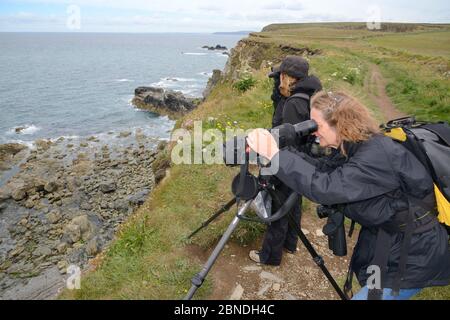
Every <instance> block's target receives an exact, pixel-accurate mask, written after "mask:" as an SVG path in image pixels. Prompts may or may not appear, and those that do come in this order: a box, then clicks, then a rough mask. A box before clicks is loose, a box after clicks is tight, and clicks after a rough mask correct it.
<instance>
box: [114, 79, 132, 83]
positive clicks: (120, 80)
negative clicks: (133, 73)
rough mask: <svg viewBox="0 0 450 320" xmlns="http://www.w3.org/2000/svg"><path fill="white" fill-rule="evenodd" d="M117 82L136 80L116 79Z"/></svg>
mask: <svg viewBox="0 0 450 320" xmlns="http://www.w3.org/2000/svg"><path fill="white" fill-rule="evenodd" d="M116 81H117V82H134V80H130V79H116Z"/></svg>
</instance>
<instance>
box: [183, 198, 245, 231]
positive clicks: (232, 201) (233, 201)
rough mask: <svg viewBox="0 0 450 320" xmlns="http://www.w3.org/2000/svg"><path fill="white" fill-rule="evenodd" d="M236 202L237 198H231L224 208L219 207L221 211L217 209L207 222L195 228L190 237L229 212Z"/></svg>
mask: <svg viewBox="0 0 450 320" xmlns="http://www.w3.org/2000/svg"><path fill="white" fill-rule="evenodd" d="M235 203H236V198H233V199H232V200H230V202H228V203H227V204H226V205H224V206H223V207H222V208H220V209H219V211H217V212H216V213H215V214H214V215H212V216H211V218H209V219H208V220H206V221H205V222H203V223H202V225H201V226H200V227H199V228H198V229H197V230H195V231H194V232H192V233H191V234H190V235H189V237H187V238H188V239H191V238H192V237H193V236H195V235H196V234H197V233H198V232H199V231H200V230H202V229H204V228H206V227H207V226H209V224H210V223H211V222H213V221H214V220H216V219H217V218H218V217H220V216H221V215H222V214H223V213H225V212H227V211H228V210H230V209H231V207H232V206H233V205H234V204H235Z"/></svg>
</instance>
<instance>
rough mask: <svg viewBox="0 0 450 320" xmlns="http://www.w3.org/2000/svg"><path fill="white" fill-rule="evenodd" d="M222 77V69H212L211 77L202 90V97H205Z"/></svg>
mask: <svg viewBox="0 0 450 320" xmlns="http://www.w3.org/2000/svg"><path fill="white" fill-rule="evenodd" d="M221 79H222V71H220V70H217V69H216V70H213V74H212V76H211V78H209V80H208V84H207V85H206V88H205V91H203V98H204V99H206V98H207V97H208V96H209V95H210V94H211V91H212V89H213V88H214V87H215V86H216V85H217V84H218V83H219V82H220V80H221Z"/></svg>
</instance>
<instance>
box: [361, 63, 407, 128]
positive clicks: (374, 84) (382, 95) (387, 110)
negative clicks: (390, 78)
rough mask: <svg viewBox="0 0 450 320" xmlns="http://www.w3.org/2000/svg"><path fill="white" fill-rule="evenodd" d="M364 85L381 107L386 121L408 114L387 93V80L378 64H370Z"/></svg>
mask: <svg viewBox="0 0 450 320" xmlns="http://www.w3.org/2000/svg"><path fill="white" fill-rule="evenodd" d="M364 87H365V89H366V90H367V92H368V94H369V96H370V98H371V99H372V100H373V101H374V102H375V104H376V105H377V106H378V107H379V108H380V110H381V112H382V114H383V116H384V120H385V121H389V120H393V119H397V118H401V117H405V116H406V114H404V113H402V112H401V111H399V110H397V108H396V107H395V105H394V104H393V103H392V101H391V99H390V98H389V97H388V95H387V94H386V80H385V79H384V78H383V76H382V74H381V72H380V69H379V68H378V66H377V65H375V64H372V65H370V67H369V73H368V76H367V77H366V79H365V81H364Z"/></svg>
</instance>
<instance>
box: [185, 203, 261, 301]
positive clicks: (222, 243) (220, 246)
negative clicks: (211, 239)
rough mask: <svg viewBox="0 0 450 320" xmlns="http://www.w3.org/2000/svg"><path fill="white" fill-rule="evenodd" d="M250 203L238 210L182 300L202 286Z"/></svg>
mask: <svg viewBox="0 0 450 320" xmlns="http://www.w3.org/2000/svg"><path fill="white" fill-rule="evenodd" d="M251 203H252V201H248V202H246V203H245V204H244V205H243V206H242V207H241V208H240V209H239V211H238V214H237V215H236V217H235V218H234V219H233V221H232V222H231V224H230V225H229V226H228V228H227V230H226V231H225V233H224V234H223V236H222V238H221V239H220V241H219V243H218V244H217V246H216V247H215V248H214V251H213V252H212V254H211V256H210V257H209V258H208V261H206V263H205V265H204V266H203V269H202V270H201V271H200V272H199V273H198V274H197V275H195V277H194V278H193V279H192V286H191V289H190V290H189V292H188V294H187V295H186V297H185V298H184V300H191V299H192V297H193V296H194V294H195V292H196V291H197V290H198V288H200V287H201V286H202V284H203V282H204V281H205V278H206V276H207V275H208V273H209V271H210V270H211V268H212V266H213V265H214V263H215V262H216V260H217V258H218V257H219V255H220V253H221V252H222V250H223V248H224V247H225V245H226V243H227V242H228V239H229V238H230V237H231V234H232V233H233V232H234V230H236V228H237V226H238V224H239V221H240V216H242V215H244V214H245V212H246V211H247V210H248V208H249V207H250V204H251Z"/></svg>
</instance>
